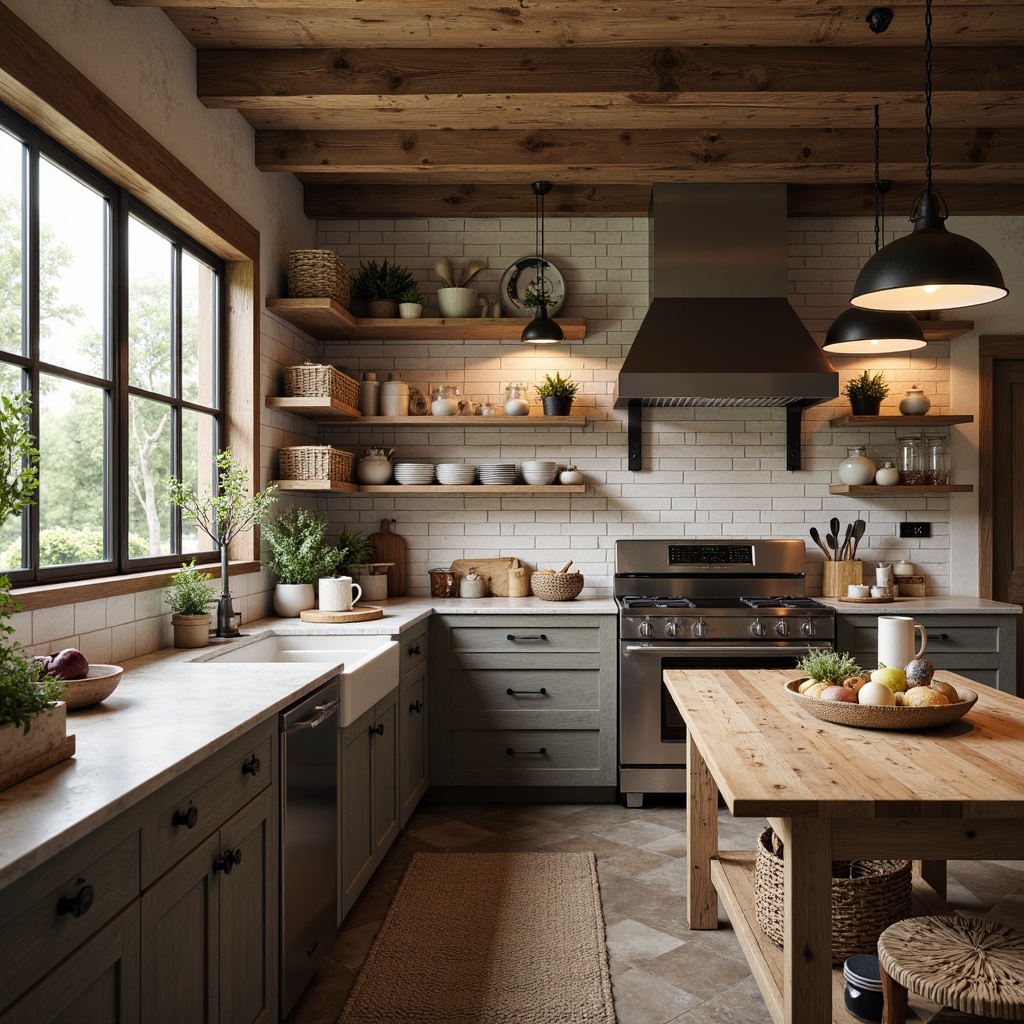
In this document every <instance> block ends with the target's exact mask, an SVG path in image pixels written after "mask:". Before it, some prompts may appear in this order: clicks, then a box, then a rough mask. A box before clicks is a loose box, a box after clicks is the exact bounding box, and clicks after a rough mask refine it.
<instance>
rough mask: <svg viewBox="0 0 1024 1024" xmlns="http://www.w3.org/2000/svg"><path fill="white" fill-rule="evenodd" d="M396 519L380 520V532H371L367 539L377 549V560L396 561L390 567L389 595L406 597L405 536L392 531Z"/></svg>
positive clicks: (375, 559)
mask: <svg viewBox="0 0 1024 1024" xmlns="http://www.w3.org/2000/svg"><path fill="white" fill-rule="evenodd" d="M393 522H394V519H382V520H381V521H380V533H371V534H370V536H369V537H367V538H366V539H367V540H368V541H369V542H370V543H371V544H372V545H373V546H374V547H375V548H376V549H377V555H376V557H375V558H374V561H375V562H394V565H392V566H391V568H390V569H388V597H405V591H406V583H405V564H406V554H405V538H404V537H399V536H398V534H397V533H392V532H391V524H392V523H393Z"/></svg>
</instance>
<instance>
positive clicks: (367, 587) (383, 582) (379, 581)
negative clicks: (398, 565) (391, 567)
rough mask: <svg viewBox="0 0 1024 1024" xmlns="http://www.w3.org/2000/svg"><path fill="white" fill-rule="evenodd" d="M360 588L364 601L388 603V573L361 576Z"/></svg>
mask: <svg viewBox="0 0 1024 1024" xmlns="http://www.w3.org/2000/svg"><path fill="white" fill-rule="evenodd" d="M359 586H360V588H361V589H362V597H363V600H364V601H386V600H387V596H388V577H387V573H380V574H379V575H376V576H360V577H359Z"/></svg>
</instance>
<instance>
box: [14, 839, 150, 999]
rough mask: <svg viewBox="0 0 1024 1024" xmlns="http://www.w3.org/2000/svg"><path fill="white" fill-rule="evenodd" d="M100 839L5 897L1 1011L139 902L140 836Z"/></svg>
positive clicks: (60, 857)
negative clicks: (132, 904)
mask: <svg viewBox="0 0 1024 1024" xmlns="http://www.w3.org/2000/svg"><path fill="white" fill-rule="evenodd" d="M100 835H102V833H101V834H100ZM98 838H99V836H97V837H91V838H90V839H86V840H83V841H82V842H81V843H79V844H78V845H77V846H75V847H73V848H72V849H70V850H67V851H65V852H64V853H62V854H59V855H58V857H56V858H54V859H53V860H50V861H47V863H46V864H45V865H43V867H42V868H40V869H39V870H38V871H36V872H34V873H33V874H32V875H30V876H29V877H28V878H26V879H23V880H22V881H21V882H19V883H18V884H17V885H16V886H14V887H13V888H12V889H8V890H7V891H5V893H4V913H3V929H2V931H0V963H2V964H3V970H2V971H0V1007H2V1006H6V1005H7V1004H8V1003H9V1002H10V1001H11V1000H12V999H13V998H14V997H15V996H17V995H18V994H19V993H21V992H23V991H25V989H27V988H28V987H29V985H31V984H33V983H34V982H36V981H37V980H38V979H39V978H41V977H42V976H43V974H45V973H46V972H47V971H48V970H49V969H50V968H51V967H53V966H54V965H55V964H57V963H58V962H59V961H61V960H63V959H64V957H66V956H67V955H68V954H69V953H71V952H72V951H73V950H75V949H77V948H78V947H79V946H80V945H81V944H82V943H83V942H85V941H86V939H88V938H89V937H90V936H91V935H92V934H93V933H95V932H96V931H98V930H99V929H100V928H101V927H102V926H103V925H105V924H106V923H107V922H108V921H110V920H111V919H112V918H113V917H114V916H115V915H116V914H118V913H119V912H120V911H121V910H123V909H124V908H125V907H126V906H127V905H128V904H129V903H130V902H131V901H132V900H133V899H135V898H136V897H137V896H138V894H139V834H138V832H131V833H130V834H129V835H127V836H124V837H122V838H121V839H120V841H116V840H112V839H110V838H108V839H107V840H106V842H97V841H96V839H98ZM76 900H77V902H74V901H76ZM76 911H77V912H78V914H79V916H77V917H76V916H75V912H76Z"/></svg>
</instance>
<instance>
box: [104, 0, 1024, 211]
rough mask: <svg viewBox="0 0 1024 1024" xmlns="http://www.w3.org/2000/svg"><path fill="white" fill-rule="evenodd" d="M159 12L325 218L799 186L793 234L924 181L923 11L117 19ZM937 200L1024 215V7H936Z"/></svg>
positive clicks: (268, 1) (712, 5)
mask: <svg viewBox="0 0 1024 1024" xmlns="http://www.w3.org/2000/svg"><path fill="white" fill-rule="evenodd" d="M112 2H113V3H115V4H117V5H119V6H124V7H133V6H134V7H162V8H163V10H164V11H165V12H166V14H167V16H168V17H169V18H170V19H171V21H172V22H173V23H174V24H175V25H176V26H177V27H178V29H179V30H180V31H181V32H182V33H183V34H184V36H185V37H186V38H187V39H189V40H190V41H191V42H192V43H193V45H194V46H195V47H196V49H197V51H198V76H197V90H198V95H199V98H200V99H201V101H202V102H203V103H204V104H206V105H207V106H208V107H216V108H234V109H237V110H239V111H240V112H241V113H242V115H243V116H244V117H245V118H246V119H247V120H248V121H249V122H250V123H251V124H252V125H253V127H254V128H255V129H256V147H255V160H256V164H257V166H258V167H260V168H261V169H262V170H264V171H268V172H273V171H278V172H282V171H283V172H290V173H293V174H295V175H297V176H298V178H299V180H301V181H302V182H303V183H304V184H305V194H306V209H307V212H308V213H309V214H310V215H311V216H357V215H358V216H378V215H387V216H394V215H399V216H402V215H404V216H429V215H450V214H452V213H458V214H460V215H462V216H488V215H493V214H523V215H531V214H532V211H533V199H532V195H531V193H530V189H529V183H530V182H531V181H534V180H537V179H541V178H543V179H547V180H549V181H551V182H552V183H554V185H555V186H556V187H555V188H554V189H553V190H552V192H551V195H550V196H549V199H548V204H547V210H548V212H549V213H552V214H556V215H557V214H570V213H593V214H612V215H614V214H638V213H646V211H647V197H648V194H649V190H650V185H651V183H652V182H656V181H657V182H662V181H679V182H688V181H781V182H787V183H788V184H789V195H790V212H791V214H794V215H800V214H809V215H819V214H835V215H855V214H856V215H861V214H866V213H870V212H871V208H872V180H873V174H874V170H873V162H874V140H873V134H874V133H873V127H872V126H873V107H874V104H876V103H877V104H879V105H880V108H881V115H880V117H881V125H882V129H881V164H882V176H883V177H884V178H888V179H891V180H892V181H893V190H892V193H891V194H890V198H889V200H888V204H889V206H888V209H889V211H890V212H891V213H892V212H894V211H896V210H899V211H901V213H902V211H904V210H909V208H910V204H911V203H912V201H913V198H914V196H915V195H916V194H917V192H918V191H919V190H920V189H921V187H922V184H923V181H924V152H925V133H924V12H925V5H924V2H923V0H918V2H913V3H900V2H894V3H890V4H888V7H889V8H890V9H891V10H892V12H893V14H894V17H893V19H892V23H891V25H890V26H889V28H888V30H887V31H885V32H882V33H879V34H875V33H873V32H872V31H871V30H870V28H869V26H868V24H867V22H866V16H867V14H868V12H869V11H871V10H872V7H873V6H874V5H872V4H871V3H861V4H855V5H849V4H836V3H824V2H820V0H714V2H709V3H705V2H702V0H618V2H617V3H616V2H608V0H421V2H414V0H221V3H219V4H218V5H217V6H210V5H209V4H208V2H207V3H204V2H203V0H173V2H168V0H112ZM933 16H934V25H933V40H934V52H933V79H934V90H935V91H934V98H933V106H934V111H933V125H934V132H933V138H932V145H933V150H934V154H933V162H934V164H933V165H934V180H935V182H936V183H937V184H938V185H939V186H940V187H941V188H942V191H943V193H944V195H945V197H946V199H947V202H948V203H949V206H950V208H951V209H952V210H953V211H954V212H956V213H961V214H966V213H980V214H991V213H997V212H1013V213H1024V189H1022V188H1021V185H1022V181H1024V178H1022V172H1024V102H1022V99H1024V2H1000V0H960V2H958V3H948V4H947V3H943V2H941V0H936V2H935V3H934V5H933Z"/></svg>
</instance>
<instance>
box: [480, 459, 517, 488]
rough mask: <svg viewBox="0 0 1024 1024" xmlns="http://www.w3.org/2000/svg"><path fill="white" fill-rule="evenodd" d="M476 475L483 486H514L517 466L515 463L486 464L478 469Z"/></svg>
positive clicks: (482, 464)
mask: <svg viewBox="0 0 1024 1024" xmlns="http://www.w3.org/2000/svg"><path fill="white" fill-rule="evenodd" d="M476 475H477V476H478V477H479V478H480V483H482V484H491V485H494V484H514V483H515V482H516V464H515V463H514V462H484V463H481V465H479V466H477V467H476Z"/></svg>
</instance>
